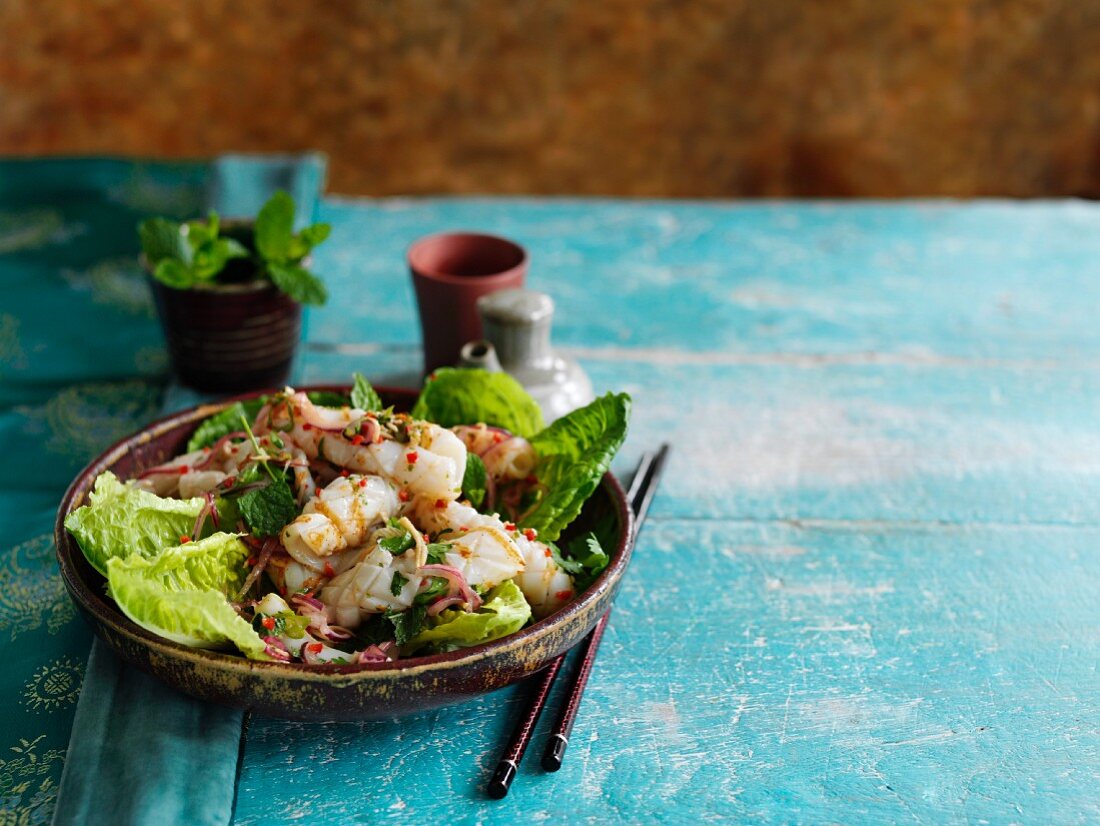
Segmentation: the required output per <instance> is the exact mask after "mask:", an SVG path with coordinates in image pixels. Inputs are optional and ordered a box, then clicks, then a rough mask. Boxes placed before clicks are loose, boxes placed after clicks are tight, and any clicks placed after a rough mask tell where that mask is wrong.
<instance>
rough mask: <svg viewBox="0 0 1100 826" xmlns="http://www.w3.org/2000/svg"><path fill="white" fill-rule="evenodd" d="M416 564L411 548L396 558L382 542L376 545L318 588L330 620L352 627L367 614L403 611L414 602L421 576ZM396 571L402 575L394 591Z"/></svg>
mask: <svg viewBox="0 0 1100 826" xmlns="http://www.w3.org/2000/svg"><path fill="white" fill-rule="evenodd" d="M415 566H416V562H415V559H414V558H413V555H412V552H411V551H406V552H405V553H404V554H401V555H400V556H397V557H395V556H394V555H393V554H391V553H390V552H389V551H387V550H386V549H385V548H383V547H382V546H381V545H375V546H374V547H373V548H371V549H370V550H369V551H367V553H366V554H365V555H362V556H361V557H360V559H359V561H358V562H356V563H355V565H353V566H352V567H350V568H349V569H348V570H346V571H344V572H343V573H342V574H339V575H338V576H336V577H334V578H333V579H332V580H331V581H330V582H329V583H328V585H326V586H325V587H324V589H323V590H322V591H321V595H320V596H321V601H322V602H323V603H325V609H326V613H327V614H328V617H329V620H330V621H334V622H336V623H337V624H339V625H342V626H343V627H345V628H355V627H357V626H358V625H359V624H360V623H361V622H362V621H363V619H364V618H365V617H367V616H369V615H370V614H379V613H381V612H383V611H389V610H391V609H393V610H397V611H403V610H405V609H406V608H408V607H409V606H411V605H412V604H413V599H414V598H415V597H416V592H417V591H418V590H420V584H421V580H422V579H423V578H422V577H421V576H419V575H417V573H416V570H415ZM395 574H400V575H401V576H402V577H403V578H404V581H403V582H402V580H400V579H399V580H398V583H399V588H398V589H397V593H396V594H394V592H393V591H394V587H393V586H394V575H395Z"/></svg>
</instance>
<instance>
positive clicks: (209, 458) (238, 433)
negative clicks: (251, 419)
mask: <svg viewBox="0 0 1100 826" xmlns="http://www.w3.org/2000/svg"><path fill="white" fill-rule="evenodd" d="M247 436H248V434H247V433H245V432H244V431H243V430H234V431H233V432H232V433H226V434H225V435H224V436H222V437H221V438H220V439H218V441H216V442H214V446H213V447H211V448H210V452H209V453H207V454H206V458H204V459H203V460H202V461H201V462H196V463H195V467H194V470H205V469H206V468H208V467H209V466H210V463H211V462H213V461H214V457H216V456H217V455H218V453H219V452H220V451H221V449H222V448H223V447H225V445H226V444H227V443H228V442H229V440H230V439H244V438H246V437H247Z"/></svg>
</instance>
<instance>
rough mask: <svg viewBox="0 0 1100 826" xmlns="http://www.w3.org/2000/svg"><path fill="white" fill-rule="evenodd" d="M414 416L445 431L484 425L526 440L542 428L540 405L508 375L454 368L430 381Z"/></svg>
mask: <svg viewBox="0 0 1100 826" xmlns="http://www.w3.org/2000/svg"><path fill="white" fill-rule="evenodd" d="M412 416H413V418H414V419H426V420H427V421H429V422H435V423H436V424H438V425H442V426H443V427H454V426H455V425H458V424H478V423H479V422H484V423H485V424H489V425H495V426H496V427H503V428H505V429H506V430H509V431H511V432H512V433H515V434H516V435H517V436H524V437H528V436H531V435H532V434H534V433H537V432H538V431H539V430H542V427H543V420H542V411H541V410H540V409H539V406H538V404H537V403H536V402H535V400H534V399H532V398H531V397H530V396H529V395H528V394H527V391H526V390H524V389H523V386H522V385H521V384H520V383H519V382H518V381H516V380H515V379H514V378H512V377H511V376H509V375H508V374H507V373H489V372H487V371H485V370H469V369H456V368H452V367H441V368H440V369H438V370H436V371H435V372H434V373H433V374H432V375H431V376H429V377H428V380H427V381H425V382H424V389H423V390H421V391H420V398H418V399H417V400H416V404H415V405H414V406H413V409H412Z"/></svg>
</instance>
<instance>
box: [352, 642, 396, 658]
mask: <svg viewBox="0 0 1100 826" xmlns="http://www.w3.org/2000/svg"><path fill="white" fill-rule="evenodd" d="M396 659H397V644H396V643H394V642H393V640H386V641H385V642H383V643H379V644H377V645H368V646H367V647H366V648H364V649H363V650H362V651H361V652H360V654H359V656H358V657H356V660H355V661H356V662H358V663H385V662H390V661H391V660H396Z"/></svg>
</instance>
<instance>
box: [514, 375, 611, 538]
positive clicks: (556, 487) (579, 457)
mask: <svg viewBox="0 0 1100 826" xmlns="http://www.w3.org/2000/svg"><path fill="white" fill-rule="evenodd" d="M629 419H630V396H629V395H627V394H626V393H617V394H616V393H608V394H607V395H604V396H601V397H600V398H598V399H596V400H595V401H594V402H592V403H591V404H589V405H587V406H586V407H582V408H579V409H577V410H574V411H573V412H572V413H569V414H568V415H566V416H563V417H562V418H560V419H558V420H557V421H556V422H554V423H553V424H551V425H550V426H549V427H547V428H546V429H545V430H543V431H541V432H539V433H537V434H535V436H534V437H532V438H531V446H532V447H533V448H534V449H535V453H537V454H538V464H537V465H536V466H535V476H536V478H537V479H538V481H539V487H540V488H541V489H542V491H543V493H542V498H541V499H540V500H539V501H538V502H537V503H536V504H535V506H534V508H533V509H532V510H531V511H530V512H529V513H528V514H527V515H526V516H524V518H523V519H522V520H521V522H520V527H522V528H534V529H535V530H537V531H538V534H539V539H541V540H542V541H543V542H553V541H554V540H556V539H557V538H558V537H559V536H561V532H562V531H563V530H565V528H566V527H567V526H568V525H569V523H570V522H572V521H573V520H574V519H576V518H577V514H579V513H580V512H581V508H582V507H583V506H584V503H585V501H587V499H588V497H589V496H591V495H592V493H593V492H594V491H595V490H596V487H597V486H598V485H599V483H600V479H601V478H602V477H603V475H604V473H606V472H607V469H608V468H609V467H610V466H611V460H612V459H614V458H615V454H616V453H617V452H618V450H619V447H620V446H622V443H623V440H624V439H625V438H626V425H627V421H628V420H629Z"/></svg>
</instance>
